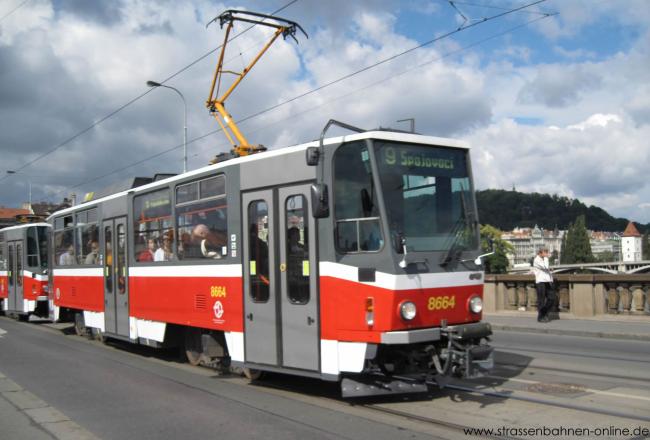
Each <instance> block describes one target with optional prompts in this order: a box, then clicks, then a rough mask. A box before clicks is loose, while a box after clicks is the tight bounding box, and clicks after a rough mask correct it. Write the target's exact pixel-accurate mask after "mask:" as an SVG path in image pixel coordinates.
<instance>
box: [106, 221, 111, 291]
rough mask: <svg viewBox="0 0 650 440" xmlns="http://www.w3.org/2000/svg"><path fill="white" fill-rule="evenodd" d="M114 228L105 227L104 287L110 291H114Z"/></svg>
mask: <svg viewBox="0 0 650 440" xmlns="http://www.w3.org/2000/svg"><path fill="white" fill-rule="evenodd" d="M112 240H113V228H111V227H110V226H106V227H104V249H105V253H106V258H105V260H104V266H105V267H104V288H105V289H106V291H107V292H108V293H113V247H112V244H111V243H113V241H112Z"/></svg>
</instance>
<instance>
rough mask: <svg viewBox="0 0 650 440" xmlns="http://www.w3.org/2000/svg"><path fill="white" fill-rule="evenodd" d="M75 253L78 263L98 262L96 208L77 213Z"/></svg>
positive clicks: (94, 263)
mask: <svg viewBox="0 0 650 440" xmlns="http://www.w3.org/2000/svg"><path fill="white" fill-rule="evenodd" d="M76 231H77V234H76V235H77V248H76V249H77V255H78V261H79V263H80V264H87V265H96V264H99V226H98V225H97V208H93V209H89V210H87V211H82V212H79V213H77V223H76Z"/></svg>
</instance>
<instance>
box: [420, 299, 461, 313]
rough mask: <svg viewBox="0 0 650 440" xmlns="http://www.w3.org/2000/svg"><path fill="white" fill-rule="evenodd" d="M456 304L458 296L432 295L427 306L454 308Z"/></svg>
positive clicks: (429, 307)
mask: <svg viewBox="0 0 650 440" xmlns="http://www.w3.org/2000/svg"><path fill="white" fill-rule="evenodd" d="M455 306H456V297H455V296H453V295H450V296H431V297H429V302H428V304H427V308H428V309H429V310H431V311H433V310H446V309H453V308H454V307H455Z"/></svg>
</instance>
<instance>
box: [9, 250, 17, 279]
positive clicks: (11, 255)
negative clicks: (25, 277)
mask: <svg viewBox="0 0 650 440" xmlns="http://www.w3.org/2000/svg"><path fill="white" fill-rule="evenodd" d="M8 250H9V255H7V266H8V267H7V270H8V271H9V285H10V286H13V285H14V279H15V278H16V273H15V271H14V247H13V246H12V245H9V249H8Z"/></svg>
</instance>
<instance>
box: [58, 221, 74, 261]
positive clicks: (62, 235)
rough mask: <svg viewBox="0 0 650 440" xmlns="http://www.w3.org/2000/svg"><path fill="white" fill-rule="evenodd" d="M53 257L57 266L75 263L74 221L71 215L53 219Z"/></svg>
mask: <svg viewBox="0 0 650 440" xmlns="http://www.w3.org/2000/svg"><path fill="white" fill-rule="evenodd" d="M54 223H55V227H57V226H58V227H59V228H61V229H59V230H56V231H55V232H54V257H55V262H56V264H57V265H58V266H72V265H74V264H77V263H76V257H75V246H74V221H73V218H72V215H69V216H66V217H62V218H58V219H56V220H55V222H54Z"/></svg>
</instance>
